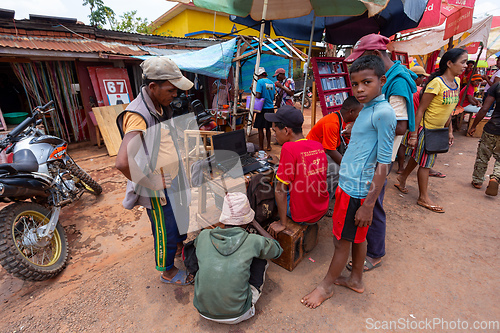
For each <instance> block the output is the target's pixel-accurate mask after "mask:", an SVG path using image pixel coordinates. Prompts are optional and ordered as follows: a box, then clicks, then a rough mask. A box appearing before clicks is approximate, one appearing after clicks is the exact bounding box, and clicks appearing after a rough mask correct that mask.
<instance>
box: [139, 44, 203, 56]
mask: <svg viewBox="0 0 500 333" xmlns="http://www.w3.org/2000/svg"><path fill="white" fill-rule="evenodd" d="M139 48H140V49H141V50H144V51H146V52H147V53H149V54H150V55H153V56H165V55H173V54H182V53H187V52H193V51H195V50H188V49H158V48H155V47H150V46H143V45H139Z"/></svg>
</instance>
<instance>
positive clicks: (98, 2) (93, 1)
mask: <svg viewBox="0 0 500 333" xmlns="http://www.w3.org/2000/svg"><path fill="white" fill-rule="evenodd" d="M83 5H84V6H87V5H88V6H90V15H89V19H90V25H93V26H96V27H98V28H101V29H102V28H103V27H104V26H105V25H106V21H107V22H109V23H110V24H111V22H112V21H113V20H114V19H115V12H114V11H113V10H112V9H111V8H109V7H108V6H105V5H104V2H103V1H102V0H83Z"/></svg>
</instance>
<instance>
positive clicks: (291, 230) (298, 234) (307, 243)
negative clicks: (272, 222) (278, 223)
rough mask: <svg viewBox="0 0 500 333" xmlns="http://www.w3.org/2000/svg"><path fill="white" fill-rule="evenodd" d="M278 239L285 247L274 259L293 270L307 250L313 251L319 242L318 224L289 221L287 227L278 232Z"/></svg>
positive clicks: (275, 261) (278, 263) (280, 264)
mask: <svg viewBox="0 0 500 333" xmlns="http://www.w3.org/2000/svg"><path fill="white" fill-rule="evenodd" d="M277 240H278V242H279V243H280V245H281V247H282V248H283V253H282V254H281V256H280V257H279V258H278V259H273V260H272V261H273V262H274V263H275V264H277V265H279V266H281V267H283V268H285V269H287V270H289V271H293V269H294V268H295V267H297V265H298V264H299V263H300V262H301V261H302V259H303V258H304V254H305V253H306V252H305V250H307V251H308V252H309V251H312V249H314V247H315V246H316V245H317V244H318V225H317V224H312V225H309V226H305V225H300V224H297V223H293V222H290V223H287V227H286V229H285V230H283V231H282V232H280V233H279V234H278V238H277Z"/></svg>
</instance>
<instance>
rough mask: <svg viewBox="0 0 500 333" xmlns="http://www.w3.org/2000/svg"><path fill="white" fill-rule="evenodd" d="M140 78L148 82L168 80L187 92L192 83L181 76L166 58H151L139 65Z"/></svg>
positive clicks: (173, 64)
mask: <svg viewBox="0 0 500 333" xmlns="http://www.w3.org/2000/svg"><path fill="white" fill-rule="evenodd" d="M141 68H142V78H143V79H148V80H168V81H169V82H170V83H172V84H173V85H174V86H176V87H177V88H179V89H181V90H189V89H191V88H192V87H193V82H191V81H190V80H188V79H187V78H186V77H185V76H184V75H182V73H181V70H180V69H179V67H177V65H176V64H175V62H173V61H172V60H171V59H170V58H167V57H152V58H149V59H147V60H145V61H143V62H142V63H141Z"/></svg>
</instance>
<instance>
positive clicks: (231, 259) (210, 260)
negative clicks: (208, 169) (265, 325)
mask: <svg viewBox="0 0 500 333" xmlns="http://www.w3.org/2000/svg"><path fill="white" fill-rule="evenodd" d="M254 216H255V212H254V211H253V210H252V209H251V208H250V203H249V202H248V198H247V196H246V195H245V194H243V193H240V192H235V193H228V194H227V195H226V196H225V198H224V204H223V206H222V213H221V215H220V219H219V221H220V222H221V223H222V224H224V228H220V227H217V228H215V229H212V230H208V229H205V230H203V231H202V232H201V233H200V234H199V235H198V237H196V239H195V241H194V245H195V247H196V257H197V261H198V267H199V268H198V271H197V272H196V277H195V283H194V299H193V304H194V306H195V307H196V309H197V310H198V312H199V313H200V315H201V316H202V317H203V318H205V319H208V320H212V321H215V322H218V323H221V324H237V323H240V322H242V321H244V320H247V319H249V318H251V317H253V316H254V314H255V303H256V302H257V300H258V299H259V297H260V295H261V292H262V287H263V284H264V280H265V274H266V270H267V267H268V266H269V265H268V264H267V261H266V259H276V258H278V257H279V256H280V255H281V253H282V252H283V249H282V248H281V246H280V245H279V243H278V242H277V241H276V240H274V239H273V238H272V237H271V235H269V234H268V233H267V232H266V231H265V230H264V229H263V228H262V227H261V226H260V225H259V224H258V223H257V222H256V221H255V219H254ZM248 224H251V225H252V226H253V227H254V228H255V229H256V230H257V231H258V232H259V233H260V234H261V235H262V236H261V235H256V234H249V233H248V232H247V231H246V230H245V228H246V227H247V225H248Z"/></svg>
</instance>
